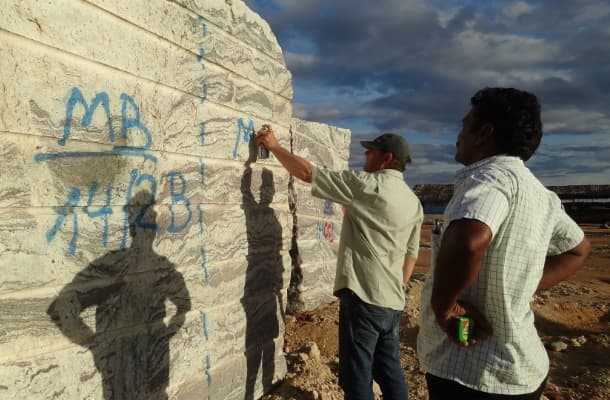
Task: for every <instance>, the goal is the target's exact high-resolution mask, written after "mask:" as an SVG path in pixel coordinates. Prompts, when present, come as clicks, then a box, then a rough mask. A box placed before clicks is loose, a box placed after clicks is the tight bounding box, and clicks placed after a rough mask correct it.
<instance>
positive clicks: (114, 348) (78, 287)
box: [47, 191, 191, 400]
mask: <svg viewBox="0 0 610 400" xmlns="http://www.w3.org/2000/svg"><path fill="white" fill-rule="evenodd" d="M153 205H154V198H153V196H152V195H151V193H150V192H147V191H141V192H139V193H137V194H136V196H135V197H134V198H133V200H132V201H131V202H130V205H129V206H128V207H127V210H128V214H129V218H128V221H129V233H130V236H131V247H129V248H128V249H126V250H123V251H111V252H109V253H107V254H105V255H104V256H102V257H100V258H98V259H96V260H95V261H93V262H91V263H90V264H89V265H88V266H87V267H86V268H85V269H83V270H82V271H80V272H79V273H78V274H76V276H75V277H74V279H73V280H72V282H70V283H69V284H68V285H66V286H65V287H64V288H63V289H62V290H61V292H60V293H59V295H58V296H57V298H56V299H55V300H54V301H53V302H52V303H51V304H50V306H49V307H48V310H47V313H48V315H49V316H50V317H51V319H52V321H53V322H54V323H55V324H56V325H57V327H58V328H59V329H60V330H61V332H62V333H63V334H64V335H65V336H66V337H67V338H68V339H70V340H71V341H72V342H74V343H76V344H78V345H81V346H83V347H85V348H88V349H89V350H90V351H91V353H92V354H93V359H94V362H95V366H96V368H97V369H98V371H99V372H100V375H101V378H102V385H103V394H104V399H105V400H111V399H112V400H123V399H129V400H145V399H146V400H151V399H152V400H165V399H167V398H168V395H167V392H166V390H167V387H168V384H169V369H170V354H169V341H170V339H171V338H172V336H174V335H175V334H176V332H177V331H178V330H179V329H180V327H181V326H182V325H183V324H184V320H185V313H186V312H187V311H189V310H190V308H191V301H190V297H189V293H188V290H187V288H186V285H185V282H184V279H183V277H182V274H181V273H179V272H178V271H177V270H176V267H175V266H174V264H172V263H171V262H170V261H169V260H168V259H167V258H165V257H163V256H160V255H158V254H156V253H155V251H154V250H153V243H154V239H155V236H156V234H157V230H158V227H157V223H156V212H155V211H154V209H153ZM167 301H170V302H171V303H173V306H171V307H170V308H169V309H170V312H169V313H168V312H166V302H167ZM89 310H91V311H92V312H88V311H89ZM93 314H94V316H93ZM168 314H171V318H169V321H168V322H167V324H166V323H165V318H166V317H167V316H168ZM88 315H91V318H88ZM93 325H94V327H93Z"/></svg>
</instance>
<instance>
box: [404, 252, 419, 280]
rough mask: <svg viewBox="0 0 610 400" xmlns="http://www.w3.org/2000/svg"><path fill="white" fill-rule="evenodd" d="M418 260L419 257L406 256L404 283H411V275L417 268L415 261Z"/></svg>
mask: <svg viewBox="0 0 610 400" xmlns="http://www.w3.org/2000/svg"><path fill="white" fill-rule="evenodd" d="M416 262H417V258H405V262H404V264H403V265H402V283H403V285H405V286H407V283H409V279H411V275H413V270H414V269H415V263H416Z"/></svg>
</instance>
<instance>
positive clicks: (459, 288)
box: [431, 220, 492, 317]
mask: <svg viewBox="0 0 610 400" xmlns="http://www.w3.org/2000/svg"><path fill="white" fill-rule="evenodd" d="M491 238H492V234H491V231H490V230H489V228H488V227H487V226H486V225H485V224H483V223H482V222H479V221H475V220H458V221H454V222H452V223H451V224H450V225H449V227H448V228H447V230H446V231H445V234H444V235H443V241H442V243H441V248H440V251H439V254H438V256H437V260H436V267H435V271H434V285H433V289H432V299H431V302H432V308H433V310H434V312H435V313H436V314H437V317H438V316H439V314H443V313H445V312H448V311H449V310H450V309H451V307H453V306H454V305H455V303H456V302H457V300H458V297H459V295H460V293H462V292H463V291H464V290H465V289H466V288H468V287H469V286H470V285H471V284H472V283H473V282H474V280H475V279H476V277H477V275H478V273H479V271H480V269H481V262H482V260H483V256H484V255H485V252H486V250H487V248H488V247H489V244H490V242H491Z"/></svg>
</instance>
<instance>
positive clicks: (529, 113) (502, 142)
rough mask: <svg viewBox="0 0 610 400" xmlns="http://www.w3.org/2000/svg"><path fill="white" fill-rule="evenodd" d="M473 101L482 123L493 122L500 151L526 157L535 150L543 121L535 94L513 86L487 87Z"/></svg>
mask: <svg viewBox="0 0 610 400" xmlns="http://www.w3.org/2000/svg"><path fill="white" fill-rule="evenodd" d="M470 103H471V104H472V107H473V110H474V114H475V116H476V118H477V120H478V122H479V123H481V124H485V123H491V124H492V125H493V127H494V136H495V139H496V144H497V145H498V149H499V150H500V153H502V154H508V155H512V156H517V157H519V158H521V159H522V160H523V161H527V160H529V158H530V157H531V156H532V155H533V154H534V153H535V152H536V149H537V148H538V145H539V144H540V140H541V139H542V121H541V120H540V104H539V103H538V99H537V98H536V96H535V95H533V94H532V93H528V92H525V91H522V90H517V89H513V88H485V89H481V90H479V91H478V92H476V93H475V95H474V96H472V98H471V99H470Z"/></svg>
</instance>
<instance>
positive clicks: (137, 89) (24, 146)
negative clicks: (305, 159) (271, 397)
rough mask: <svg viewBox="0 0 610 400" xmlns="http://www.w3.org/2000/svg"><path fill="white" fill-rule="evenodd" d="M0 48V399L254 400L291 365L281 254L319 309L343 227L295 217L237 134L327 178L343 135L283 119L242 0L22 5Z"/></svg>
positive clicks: (280, 80) (5, 10)
mask: <svg viewBox="0 0 610 400" xmlns="http://www.w3.org/2000/svg"><path fill="white" fill-rule="evenodd" d="M0 47H2V49H3V53H2V55H3V56H2V57H0V70H1V71H2V74H3V78H4V80H3V87H2V89H3V96H2V97H1V98H0V149H1V150H0V177H1V178H2V179H0V254H2V256H3V257H2V259H1V260H0V267H1V269H2V272H3V276H4V279H3V280H2V281H0V397H3V398H4V397H7V398H27V399H46V398H66V399H78V398H96V399H98V398H99V399H101V398H106V399H110V398H129V399H153V398H163V397H164V396H165V393H167V394H168V395H169V396H170V397H172V396H173V397H175V398H180V399H182V398H184V399H191V398H202V397H204V398H205V397H208V398H212V397H213V398H224V399H237V398H240V399H241V398H247V399H249V398H254V397H259V396H260V395H261V394H262V393H263V392H264V391H265V390H267V389H269V388H270V385H272V384H273V383H275V382H277V380H278V379H281V378H282V377H283V376H284V374H285V372H286V363H285V360H284V355H283V352H282V343H283V336H284V329H285V327H284V313H285V310H286V308H287V294H288V291H287V289H288V286H289V282H290V278H291V274H292V273H293V269H292V267H293V265H295V263H294V259H292V258H291V253H292V255H294V252H291V251H290V250H291V249H292V246H293V244H294V243H295V242H297V243H299V244H300V246H301V247H302V255H303V257H304V259H305V260H306V263H305V264H304V265H305V266H307V267H308V269H307V272H306V273H305V279H306V282H305V285H304V286H303V288H304V293H303V295H304V296H305V298H306V299H307V302H308V304H310V305H313V304H321V302H324V301H327V299H328V297H327V293H328V292H326V291H324V290H323V289H324V288H325V287H326V286H327V285H329V284H330V281H331V277H332V271H331V268H330V266H331V264H333V262H334V258H333V257H335V252H336V243H337V241H338V237H337V233H338V230H339V226H337V225H332V226H333V227H334V229H335V231H332V232H331V230H329V228H328V226H330V225H328V226H327V225H326V224H325V221H326V222H330V223H332V224H340V218H339V214H338V213H336V214H335V215H333V214H329V213H328V212H330V210H331V209H332V210H333V212H336V211H337V206H336V205H329V204H327V203H324V202H321V201H320V200H316V201H313V200H311V201H310V200H309V199H308V200H307V201H305V200H304V199H305V197H303V200H302V205H303V206H302V207H301V209H300V210H301V211H299V208H298V207H297V208H296V214H295V210H294V208H291V204H290V202H291V200H290V199H294V196H295V195H296V196H297V197H298V196H300V191H302V187H301V186H297V189H296V190H292V191H291V192H289V186H290V185H289V175H288V173H287V172H286V171H285V170H284V168H283V167H281V166H280V165H279V163H278V161H277V160H275V159H274V157H270V158H269V159H267V160H258V161H256V162H254V161H255V157H254V155H255V151H256V148H255V147H254V146H253V144H254V142H253V140H252V137H251V135H252V133H253V132H254V131H256V130H257V129H258V128H259V127H260V126H261V125H262V124H263V123H271V124H273V125H274V127H275V131H276V133H277V136H278V138H279V140H280V142H281V143H282V144H284V145H285V146H286V147H288V146H289V145H290V143H291V142H293V143H295V144H296V147H295V148H294V149H293V150H295V152H297V153H299V152H302V153H303V155H312V156H314V157H313V158H312V160H313V161H314V162H316V163H320V164H325V165H333V166H335V167H338V166H343V165H346V163H347V153H346V151H348V150H347V149H348V147H349V143H348V139H349V138H348V132H347V131H346V130H341V129H338V128H333V127H327V126H324V125H320V124H310V123H306V122H303V121H293V120H292V106H291V103H290V100H291V97H292V86H291V75H290V72H289V71H288V70H287V69H286V67H285V63H284V60H283V56H282V51H281V49H280V47H279V45H278V43H277V40H276V38H275V36H274V35H273V33H272V32H271V30H270V28H269V26H268V24H267V23H266V22H265V21H263V20H262V19H261V18H260V17H259V16H258V15H256V14H254V13H253V12H251V11H250V10H249V9H248V7H247V6H246V5H245V4H244V2H243V1H240V0H233V1H225V0H175V1H162V0H151V1H145V0H133V1H129V2H124V1H118V0H87V1H80V2H73V1H69V0H58V1H55V2H39V1H35V0H21V1H17V2H13V3H12V4H9V5H7V6H6V7H2V8H0ZM291 129H292V130H293V131H294V132H291ZM297 131H298V132H297ZM297 201H298V200H297ZM295 221H297V223H299V224H301V225H302V227H301V228H300V229H293V224H294V223H295ZM299 221H300V222H299ZM320 221H322V230H320ZM296 232H300V235H301V236H300V237H299V238H297V237H295V236H294V235H295V234H296ZM293 239H294V240H293ZM316 275H317V277H316ZM316 279H317V282H318V283H322V286H321V287H316V286H315V284H314V283H315V282H316Z"/></svg>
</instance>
